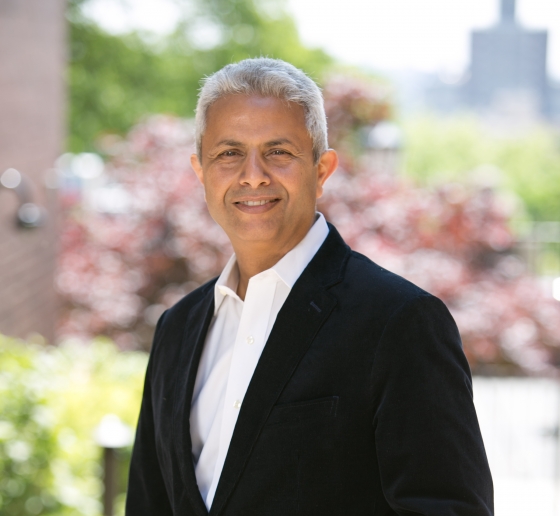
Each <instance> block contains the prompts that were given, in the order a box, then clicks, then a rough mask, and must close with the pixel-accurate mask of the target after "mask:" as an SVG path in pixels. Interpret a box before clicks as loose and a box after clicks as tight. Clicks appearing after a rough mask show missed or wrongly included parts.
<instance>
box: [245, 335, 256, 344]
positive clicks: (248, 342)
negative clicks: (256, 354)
mask: <svg viewBox="0 0 560 516" xmlns="http://www.w3.org/2000/svg"><path fill="white" fill-rule="evenodd" d="M246 340H247V344H253V343H254V342H255V339H254V338H253V336H252V335H249V336H248V337H247V339H246Z"/></svg>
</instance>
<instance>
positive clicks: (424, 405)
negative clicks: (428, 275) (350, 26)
mask: <svg viewBox="0 0 560 516" xmlns="http://www.w3.org/2000/svg"><path fill="white" fill-rule="evenodd" d="M373 367H374V370H373V376H372V378H373V381H374V389H375V390H374V392H376V393H378V395H377V396H376V404H375V409H374V419H373V427H374V433H375V441H376V449H377V455H378V461H379V471H380V476H381V484H382V488H383V493H384V496H385V498H386V500H387V502H388V504H389V505H390V506H391V508H392V509H393V510H394V511H395V512H396V513H397V514H398V515H400V516H405V515H407V516H408V515H425V516H444V515H445V516H449V515H460V516H491V515H493V514H494V512H493V511H494V510H493V487H492V478H491V475H490V469H489V467H488V461H487V458H486V452H485V450H484V444H483V441H482V436H481V434H480V429H479V426H478V420H477V417H476V412H475V409H474V405H473V400H472V380H471V374H470V369H469V366H468V363H467V361H466V358H465V355H464V353H463V350H462V344H461V339H460V336H459V332H458V330H457V327H456V325H455V321H454V320H453V318H452V317H451V314H450V313H449V311H448V310H447V308H446V306H445V305H444V304H443V303H442V302H441V301H440V300H439V299H437V298H436V297H433V296H430V295H427V294H426V295H421V296H419V297H416V298H414V299H413V300H411V301H409V302H407V303H405V304H404V305H403V306H401V307H400V308H399V309H398V310H397V311H396V312H395V313H394V314H393V315H392V316H391V318H390V320H389V322H388V323H387V325H386V327H385V329H384V332H383V335H382V337H381V339H380V342H379V346H378V349H377V351H376V356H375V360H374V366H373Z"/></svg>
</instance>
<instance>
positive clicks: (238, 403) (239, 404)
mask: <svg viewBox="0 0 560 516" xmlns="http://www.w3.org/2000/svg"><path fill="white" fill-rule="evenodd" d="M233 408H236V409H238V408H241V402H240V401H239V400H235V403H234V404H233Z"/></svg>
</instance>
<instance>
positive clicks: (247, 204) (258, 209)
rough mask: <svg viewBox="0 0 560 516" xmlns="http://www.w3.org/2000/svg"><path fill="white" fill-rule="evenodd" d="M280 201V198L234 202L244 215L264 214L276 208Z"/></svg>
mask: <svg viewBox="0 0 560 516" xmlns="http://www.w3.org/2000/svg"><path fill="white" fill-rule="evenodd" d="M279 201H280V199H279V198H268V199H243V200H242V201H234V203H233V204H234V205H235V207H236V208H237V209H238V210H240V211H242V212H244V213H252V214H257V213H264V212H267V211H269V210H271V209H272V208H274V206H276V205H277V204H278V202H279Z"/></svg>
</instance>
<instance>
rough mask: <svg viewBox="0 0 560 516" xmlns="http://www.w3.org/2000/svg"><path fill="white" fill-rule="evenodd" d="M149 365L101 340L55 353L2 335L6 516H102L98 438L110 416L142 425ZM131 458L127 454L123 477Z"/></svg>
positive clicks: (1, 464) (0, 486) (0, 444)
mask: <svg viewBox="0 0 560 516" xmlns="http://www.w3.org/2000/svg"><path fill="white" fill-rule="evenodd" d="M146 361H147V356H146V355H145V354H144V353H140V352H134V353H130V352H129V353H122V352H119V351H118V350H117V349H116V347H115V346H114V345H113V344H112V343H111V342H109V341H106V340H105V341H104V340H101V339H96V340H94V341H93V342H91V343H90V344H88V345H87V346H86V345H84V344H80V343H78V342H73V343H71V342H67V343H65V344H63V345H61V346H60V347H58V348H55V347H42V346H37V345H31V344H27V343H24V342H21V341H17V340H14V339H10V338H7V337H4V336H1V335H0V468H1V470H2V472H3V474H2V478H1V480H0V514H2V516H24V515H35V514H42V515H57V516H63V515H75V514H80V515H92V516H97V515H98V514H100V513H101V511H102V508H101V503H100V499H101V495H102V468H101V462H100V459H101V451H100V449H99V447H98V446H97V445H96V444H95V442H94V440H93V431H94V429H95V427H96V426H97V424H99V421H100V420H101V418H102V417H103V415H105V414H107V413H115V414H117V415H118V416H119V417H120V418H121V419H122V420H123V421H124V422H125V423H127V424H128V425H130V426H132V427H134V426H135V424H136V419H137V416H138V411H139V407H140V400H141V392H142V385H143V377H144V372H145V367H146ZM129 455H130V449H127V450H123V452H122V454H121V457H122V459H123V460H122V461H121V468H122V470H121V471H122V473H123V478H125V476H126V469H127V462H128V457H129ZM122 484H123V485H121V486H119V487H120V491H121V495H120V497H119V500H118V502H119V503H118V505H120V506H121V507H120V508H121V511H122V505H123V500H124V494H123V493H124V490H125V485H124V482H123V483H122Z"/></svg>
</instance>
